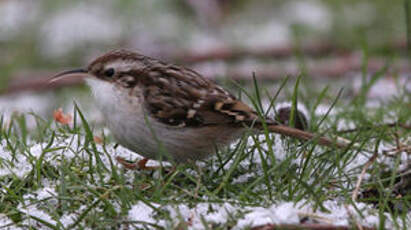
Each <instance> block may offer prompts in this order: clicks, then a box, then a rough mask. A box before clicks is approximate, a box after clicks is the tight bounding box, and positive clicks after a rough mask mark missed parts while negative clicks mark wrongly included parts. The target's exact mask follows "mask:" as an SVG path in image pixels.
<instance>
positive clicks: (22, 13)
mask: <svg viewBox="0 0 411 230" xmlns="http://www.w3.org/2000/svg"><path fill="white" fill-rule="evenodd" d="M36 2H37V1H34V0H25V1H11V0H9V1H0V40H8V39H11V38H12V37H13V36H15V35H16V34H17V33H19V32H21V30H22V29H23V27H24V25H26V24H27V23H29V22H31V21H33V20H34V19H35V18H36V16H37V15H38V14H39V7H38V4H37V3H36Z"/></svg>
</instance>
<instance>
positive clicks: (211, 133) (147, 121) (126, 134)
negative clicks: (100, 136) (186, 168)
mask: <svg viewBox="0 0 411 230" xmlns="http://www.w3.org/2000/svg"><path fill="white" fill-rule="evenodd" d="M63 77H86V78H85V79H86V82H87V84H88V85H89V86H90V88H91V90H92V94H93V96H94V98H95V101H96V104H97V107H98V108H99V109H100V110H101V112H102V114H103V116H104V119H105V121H106V123H107V126H108V127H109V129H110V131H111V132H112V134H113V136H114V137H115V139H116V141H118V143H119V144H121V145H123V146H124V147H126V148H128V149H130V150H132V151H134V152H136V153H138V154H140V155H142V156H144V157H145V158H150V159H156V160H158V159H165V160H170V161H174V162H176V163H185V162H189V161H195V160H198V159H203V158H206V157H207V156H209V155H211V154H213V153H214V152H215V149H216V147H221V146H225V145H228V144H230V143H231V142H232V141H233V140H236V139H237V138H239V137H240V136H241V135H242V134H243V133H244V132H246V131H247V130H248V129H254V130H256V131H258V130H262V129H263V128H264V127H266V128H267V129H268V130H269V131H270V132H275V133H279V134H282V135H285V136H289V137H293V138H298V139H301V140H311V139H314V140H313V141H315V142H316V143H318V144H321V145H326V146H337V147H341V146H344V144H341V143H336V142H335V141H332V140H331V139H329V138H326V137H321V136H318V135H315V134H313V133H310V132H306V131H303V130H299V129H295V128H292V127H288V126H285V125H282V124H279V123H278V122H276V121H275V120H273V119H270V118H268V117H266V118H264V119H263V120H262V119H261V118H260V117H259V116H258V114H257V113H256V112H255V110H253V109H252V108H251V107H249V106H248V105H247V104H245V103H244V102H242V101H240V100H238V99H237V98H236V97H235V96H233V95H232V94H231V93H229V92H228V91H227V90H225V89H224V88H222V87H221V86H219V85H217V84H216V83H214V82H213V81H211V80H209V79H206V78H205V77H203V76H202V75H201V74H199V73H197V72H196V71H194V70H191V69H189V68H186V67H182V66H178V65H173V64H169V63H165V62H162V61H160V60H157V59H154V58H150V57H147V56H144V55H142V54H139V53H137V52H132V51H128V50H114V51H111V52H108V53H106V54H104V55H102V56H100V57H98V58H96V59H95V60H93V61H92V62H91V63H90V64H89V65H88V66H87V67H86V68H81V69H75V70H69V71H65V72H62V73H59V74H57V75H55V76H53V78H52V81H56V80H58V79H60V78H63Z"/></svg>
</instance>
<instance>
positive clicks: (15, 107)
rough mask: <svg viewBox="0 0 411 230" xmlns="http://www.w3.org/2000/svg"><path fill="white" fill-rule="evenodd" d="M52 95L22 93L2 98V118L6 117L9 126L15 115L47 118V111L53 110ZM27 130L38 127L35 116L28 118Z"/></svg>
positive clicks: (0, 98) (0, 105)
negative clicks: (33, 114)
mask: <svg viewBox="0 0 411 230" xmlns="http://www.w3.org/2000/svg"><path fill="white" fill-rule="evenodd" d="M52 98H54V97H52V96H51V94H33V93H22V94H18V95H10V96H3V97H0V116H3V117H4V122H5V124H7V123H8V122H9V121H10V119H11V117H12V115H13V113H18V114H27V113H30V112H33V113H35V114H36V115H39V116H46V115H47V111H49V110H51V109H52V108H51V107H50V106H51V104H52V103H50V102H51V100H52ZM26 122H27V128H29V129H31V128H34V127H36V125H37V123H36V120H35V118H34V117H33V116H26Z"/></svg>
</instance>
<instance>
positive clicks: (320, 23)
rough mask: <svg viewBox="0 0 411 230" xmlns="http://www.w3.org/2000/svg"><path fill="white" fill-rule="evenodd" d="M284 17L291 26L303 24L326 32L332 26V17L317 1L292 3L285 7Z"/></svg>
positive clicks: (307, 0)
mask: <svg viewBox="0 0 411 230" xmlns="http://www.w3.org/2000/svg"><path fill="white" fill-rule="evenodd" d="M283 12H285V13H286V14H287V17H285V18H286V19H287V20H289V21H290V23H291V24H294V23H297V24H303V25H308V26H310V27H313V28H316V29H320V30H326V29H329V28H330V26H331V24H332V17H331V14H330V12H329V10H328V9H327V8H326V6H325V5H324V4H323V3H321V1H317V0H304V1H292V2H290V3H289V4H288V5H286V6H285V9H284V11H283Z"/></svg>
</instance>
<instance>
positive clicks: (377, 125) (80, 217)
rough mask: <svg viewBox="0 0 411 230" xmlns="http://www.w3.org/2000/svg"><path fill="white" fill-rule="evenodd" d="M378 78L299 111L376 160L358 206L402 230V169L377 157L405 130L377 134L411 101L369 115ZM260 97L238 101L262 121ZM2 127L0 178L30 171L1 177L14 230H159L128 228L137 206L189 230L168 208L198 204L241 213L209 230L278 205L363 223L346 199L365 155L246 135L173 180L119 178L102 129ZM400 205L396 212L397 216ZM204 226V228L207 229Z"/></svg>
mask: <svg viewBox="0 0 411 230" xmlns="http://www.w3.org/2000/svg"><path fill="white" fill-rule="evenodd" d="M383 71H385V70H383ZM377 77H378V76H375V77H373V78H371V80H369V81H367V79H365V80H364V86H363V87H362V88H361V90H362V91H361V92H360V93H359V94H358V95H357V96H355V97H352V98H344V99H340V100H337V97H338V95H339V94H338V93H336V92H335V91H334V92H330V90H329V88H325V89H323V90H322V89H320V90H317V91H313V90H311V91H310V92H309V93H310V100H309V101H310V102H311V103H307V104H306V105H307V107H308V110H309V111H311V116H312V117H311V119H310V125H309V127H311V129H312V130H313V131H315V132H317V133H323V134H325V135H328V136H332V135H334V136H335V135H339V136H341V137H344V138H346V139H348V140H352V142H353V143H354V142H355V143H357V144H359V145H361V146H362V147H363V148H364V149H368V150H374V149H378V150H379V151H380V152H379V155H378V161H376V162H374V163H373V164H372V166H371V168H370V169H369V170H368V173H369V174H370V175H371V176H370V177H369V178H368V179H367V180H365V181H364V182H363V184H362V186H361V190H360V191H369V193H368V194H371V195H367V196H366V195H363V196H362V197H361V196H360V200H359V202H365V203H367V204H369V205H370V207H371V206H372V207H374V208H375V209H374V210H375V215H377V216H378V215H379V219H380V223H381V224H383V223H384V221H387V220H386V218H390V221H393V225H394V227H396V228H399V229H401V228H402V229H406V228H407V226H406V222H407V221H408V223H409V222H410V220H409V216H408V217H407V211H404V210H409V208H410V207H411V203H410V198H411V196H410V192H409V191H408V192H407V193H405V194H402V196H398V194H396V192H395V189H394V187H395V185H396V184H397V183H398V182H399V181H400V179H401V175H400V173H399V166H400V164H404V161H403V160H401V155H400V154H395V155H393V156H390V157H387V156H385V155H384V154H382V153H381V150H383V149H387V148H388V146H394V147H395V146H396V141H400V142H401V143H402V144H408V145H409V140H407V138H409V136H410V130H409V129H404V128H402V127H400V126H399V125H398V126H393V127H389V126H387V125H384V124H386V123H387V120H392V121H397V122H398V123H402V124H405V123H406V122H409V117H411V110H410V109H409V108H410V101H411V100H410V99H411V98H410V94H409V93H406V92H404V93H402V94H398V95H397V96H395V97H393V98H391V99H388V100H386V101H381V102H379V105H378V107H370V106H367V97H366V95H367V90H369V88H370V87H371V86H372V84H375V83H376V82H377V81H378V79H376V80H375V81H374V79H375V78H377ZM302 80H303V81H304V79H302ZM288 84H289V83H288ZM278 89H279V90H281V89H283V87H282V86H281V87H278ZM294 89H295V90H293V89H291V92H292V93H291V98H290V100H291V101H292V102H293V103H292V104H293V107H294V108H295V106H296V105H297V102H300V103H301V101H304V99H300V98H306V97H305V96H306V95H304V92H307V89H304V86H302V85H300V88H298V82H297V83H296V84H295V88H294ZM248 92H251V91H248ZM264 92H267V90H266V89H262V88H261V87H257V85H256V87H254V91H253V92H252V93H247V91H244V92H243V94H244V95H243V98H247V97H248V101H250V102H251V103H250V104H252V105H253V106H254V107H255V109H256V110H257V111H258V112H259V113H260V114H268V112H269V111H264V106H262V104H263V103H262V101H263V100H267V98H266V97H264V96H263V95H265V93H264ZM297 92H298V93H297ZM282 93H284V92H275V94H282ZM275 94H273V95H269V98H272V99H271V101H270V103H268V104H275V103H276V101H275V99H276V96H275ZM313 102H314V103H313ZM324 103H325V104H328V105H329V108H330V109H329V111H328V112H327V113H325V114H317V113H315V112H314V111H315V109H316V107H317V106H318V105H320V104H324ZM270 109H271V110H272V109H273V108H272V107H270ZM27 116H34V117H35V118H36V121H37V126H36V128H35V129H28V128H27V125H26V122H25V120H26V117H27ZM344 123H345V124H353V125H354V126H355V127H357V128H358V130H357V131H355V132H348V133H341V132H340V131H341V128H339V126H341V125H339V124H344ZM342 126H344V125H342ZM0 127H2V128H1V130H0V143H1V146H0V152H1V151H4V152H6V153H7V154H8V155H9V157H8V158H7V159H5V158H0V169H3V170H5V169H9V168H10V169H13V168H18V167H21V165H20V164H24V165H26V166H27V167H28V170H27V172H26V173H21V172H14V173H5V174H4V175H3V176H0V185H1V190H0V214H3V215H5V216H7V218H9V219H10V220H11V221H12V223H11V225H12V226H20V227H23V228H30V229H40V228H42V226H47V227H49V228H51V229H73V228H79V229H83V228H87V227H88V228H92V229H110V228H112V229H117V228H119V227H125V226H130V227H133V226H135V227H139V226H140V227H141V226H142V225H141V224H143V226H146V227H152V228H160V225H159V223H157V222H155V221H154V222H152V223H141V222H139V221H130V220H129V219H127V216H128V213H129V210H130V209H131V208H132V207H133V205H135V204H141V203H144V204H146V205H148V206H149V207H151V208H152V209H153V210H154V213H155V219H156V220H164V221H165V222H166V223H167V224H166V226H169V227H172V228H175V229H181V228H183V229H184V228H185V227H187V223H185V222H187V220H186V219H184V218H183V217H182V216H180V218H177V219H176V218H175V217H174V216H171V214H170V210H169V209H168V208H170V207H173V206H177V205H187V206H188V207H194V206H196V205H200V204H203V203H213V204H223V203H229V204H231V205H234V206H236V207H244V211H241V209H239V210H237V211H236V212H232V213H231V214H232V216H231V217H229V218H227V220H226V222H225V223H220V224H214V225H213V228H215V229H229V228H230V227H232V226H235V225H236V224H237V221H238V220H240V219H241V218H243V217H244V215H246V214H247V210H248V209H247V208H249V207H270V206H271V205H273V204H276V203H278V202H281V201H290V202H295V203H299V204H302V203H306V204H310V205H311V206H312V207H313V210H314V211H316V210H317V211H322V212H329V211H332V210H329V208H328V209H327V205H325V204H326V202H327V201H330V200H338V201H339V202H341V203H344V204H349V205H353V206H354V207H356V208H357V212H356V213H357V214H358V215H359V216H365V215H367V214H366V212H365V211H364V209H363V208H362V207H359V206H358V204H359V203H353V201H352V200H351V195H352V191H353V190H354V186H355V183H356V181H357V178H358V175H359V173H360V171H361V170H362V167H363V166H364V164H365V162H366V161H367V159H368V158H370V157H371V154H367V153H364V152H363V151H358V149H357V148H354V147H353V146H350V147H348V148H346V149H332V148H324V147H320V146H318V145H316V144H315V142H312V141H310V142H305V143H304V142H300V141H296V140H292V139H289V138H284V137H280V136H278V135H273V134H269V133H267V132H264V133H263V134H261V135H257V134H253V133H251V132H250V133H248V135H245V136H244V137H243V138H241V140H239V141H238V142H237V143H236V144H234V145H233V146H231V147H230V148H225V149H220V150H219V151H218V153H217V154H216V155H215V156H214V157H212V158H209V159H207V160H204V161H203V162H202V163H199V164H197V165H179V166H177V167H176V169H175V171H172V172H169V171H168V170H167V169H166V168H161V169H159V170H156V171H153V172H146V171H130V170H125V169H124V168H122V167H121V166H120V165H119V164H117V163H116V160H115V157H114V155H115V154H118V153H119V152H120V153H121V152H124V151H126V150H125V149H123V148H121V147H120V148H117V149H115V148H114V145H115V141H114V140H113V138H112V137H111V136H110V135H109V134H108V133H103V132H102V129H101V127H100V126H98V125H95V124H91V123H88V121H87V118H86V117H85V116H84V115H83V113H82V112H81V109H80V108H78V107H76V110H75V114H74V121H73V124H72V125H70V126H67V125H61V124H58V123H56V122H54V121H52V120H44V119H42V118H40V117H37V116H36V115H34V114H26V115H15V116H14V117H13V118H12V120H11V122H10V123H7V124H6V123H5V122H4V119H1V122H0ZM102 133H103V134H102ZM96 135H98V136H102V137H103V139H104V142H103V144H97V143H95V142H94V140H93V137H94V136H96ZM407 141H408V142H407ZM359 158H363V161H362V163H358V164H355V163H353V161H355V160H357V159H359ZM129 160H133V158H132V157H129ZM44 188H48V189H50V190H52V191H54V192H53V193H52V195H48V196H45V197H46V198H41V197H40V198H39V197H38V196H36V194H37V193H38V191H41V190H42V189H44ZM37 195H38V194H37ZM400 203H401V204H402V205H403V208H402V210H403V211H401V210H400V209H399V208H395V207H396V204H400ZM397 206H398V205H397ZM31 208H35V210H37V211H38V210H41V211H43V212H44V213H46V214H47V215H46V216H48V218H41V217H38V216H33V215H31V214H30V213H31V212H30V211H27V213H24V210H32V209H31ZM367 213H368V211H367ZM69 215H72V216H73V217H74V219H73V220H72V221H70V224H63V223H62V222H61V221H62V218H63V217H64V218H66V217H67V216H69ZM173 217H174V218H173ZM50 218H51V219H50ZM407 218H408V219H407ZM28 220H30V222H29V221H28ZM203 221H204V223H203V224H204V226H208V224H210V223H207V221H206V220H205V219H203ZM29 223H31V224H33V225H32V226H29ZM65 223H66V222H65ZM0 227H1V226H0Z"/></svg>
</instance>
